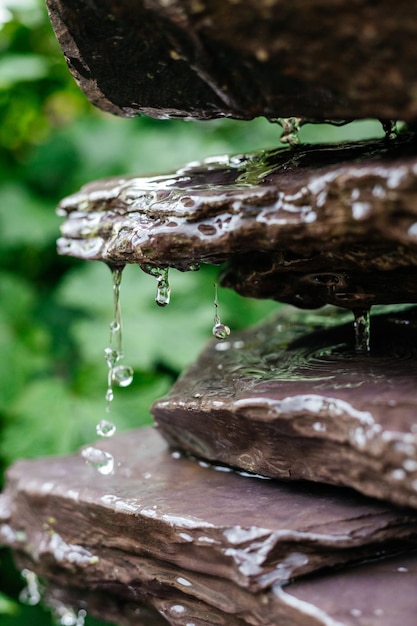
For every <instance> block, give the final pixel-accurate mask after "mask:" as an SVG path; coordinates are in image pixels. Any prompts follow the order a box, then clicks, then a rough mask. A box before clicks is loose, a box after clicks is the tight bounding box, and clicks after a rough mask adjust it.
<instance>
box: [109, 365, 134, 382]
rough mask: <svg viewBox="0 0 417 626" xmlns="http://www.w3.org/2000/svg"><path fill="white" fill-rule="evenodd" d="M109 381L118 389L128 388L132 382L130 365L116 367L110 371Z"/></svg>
mask: <svg viewBox="0 0 417 626" xmlns="http://www.w3.org/2000/svg"><path fill="white" fill-rule="evenodd" d="M111 379H112V382H113V383H115V384H116V385H118V386H119V387H128V386H129V385H130V383H131V382H132V380H133V368H131V367H130V365H117V366H116V367H114V368H113V369H112V372H111Z"/></svg>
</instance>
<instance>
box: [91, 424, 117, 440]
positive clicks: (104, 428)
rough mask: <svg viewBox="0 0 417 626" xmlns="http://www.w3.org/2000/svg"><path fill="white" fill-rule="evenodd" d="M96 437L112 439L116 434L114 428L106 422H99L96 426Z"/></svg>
mask: <svg viewBox="0 0 417 626" xmlns="http://www.w3.org/2000/svg"><path fill="white" fill-rule="evenodd" d="M96 432H97V435H99V436H100V437H113V435H114V433H115V432H116V426H115V425H114V424H113V422H109V421H108V420H101V422H99V423H98V424H97V426H96Z"/></svg>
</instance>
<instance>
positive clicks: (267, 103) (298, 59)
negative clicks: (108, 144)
mask: <svg viewBox="0 0 417 626" xmlns="http://www.w3.org/2000/svg"><path fill="white" fill-rule="evenodd" d="M47 4H48V7H49V11H50V16H51V20H52V24H53V26H54V28H55V32H56V35H57V37H58V40H59V42H60V44H61V47H62V50H63V52H64V54H65V57H66V60H67V63H68V65H69V68H70V70H71V71H72V73H73V75H74V77H75V78H76V80H77V81H78V83H79V85H80V87H81V88H82V89H83V90H84V92H85V93H86V95H87V96H88V98H89V99H90V100H91V101H92V102H93V103H94V104H96V105H97V106H99V107H101V108H102V109H104V110H106V111H110V112H112V113H116V114H118V115H122V116H127V117H129V116H134V115H138V114H139V113H145V114H146V115H151V116H153V117H159V118H167V117H186V118H197V119H208V118H216V117H224V116H227V117H235V118H238V119H251V118H253V117H256V116H260V115H262V116H265V117H268V118H277V117H282V116H287V117H288V116H294V115H297V116H303V117H306V118H313V119H336V120H340V119H351V118H366V117H374V118H386V119H403V120H415V119H416V117H417V97H416V93H417V50H416V46H415V45H414V44H415V40H416V37H417V7H416V6H415V4H414V3H413V2H409V1H408V0H399V1H397V3H396V5H395V7H393V5H392V2H390V1H389V0H380V1H379V2H377V3H375V2H373V3H370V2H367V1H366V0H357V1H356V2H355V6H354V10H352V3H351V1H350V0H339V1H338V2H332V1H331V0H314V1H312V0H295V1H294V2H283V1H282V0H245V2H239V1H238V0H210V1H208V0H198V1H196V0H169V1H167V0H124V2H123V3H120V2H118V1H117V0H102V1H101V2H99V3H97V2H94V3H91V2H89V1H87V0H80V1H78V2H77V3H74V2H73V1H72V0H48V1H47ZM335 59H337V62H335Z"/></svg>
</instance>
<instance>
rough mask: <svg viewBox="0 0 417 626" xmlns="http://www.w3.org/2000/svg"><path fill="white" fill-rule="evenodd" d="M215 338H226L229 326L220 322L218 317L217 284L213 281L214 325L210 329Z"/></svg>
mask: <svg viewBox="0 0 417 626" xmlns="http://www.w3.org/2000/svg"><path fill="white" fill-rule="evenodd" d="M211 332H212V333H213V335H214V337H216V339H220V340H223V339H226V337H228V336H229V335H230V328H229V327H228V326H226V325H225V324H222V322H221V321H220V317H219V301H218V299H217V284H216V283H214V326H213V328H212V330H211Z"/></svg>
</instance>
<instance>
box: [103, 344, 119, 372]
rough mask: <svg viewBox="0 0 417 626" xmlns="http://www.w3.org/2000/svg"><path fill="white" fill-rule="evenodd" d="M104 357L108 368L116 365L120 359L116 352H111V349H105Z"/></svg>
mask: <svg viewBox="0 0 417 626" xmlns="http://www.w3.org/2000/svg"><path fill="white" fill-rule="evenodd" d="M104 356H105V358H106V362H107V365H108V367H109V368H111V367H113V366H114V365H116V363H117V361H118V360H119V359H120V355H119V354H118V353H117V352H116V350H113V349H112V348H105V349H104Z"/></svg>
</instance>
